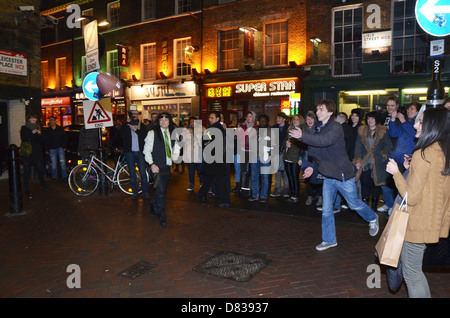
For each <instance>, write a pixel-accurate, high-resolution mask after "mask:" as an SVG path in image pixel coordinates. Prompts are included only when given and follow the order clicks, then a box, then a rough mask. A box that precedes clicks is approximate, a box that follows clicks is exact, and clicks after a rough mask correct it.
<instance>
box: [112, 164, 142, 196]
mask: <svg viewBox="0 0 450 318" xmlns="http://www.w3.org/2000/svg"><path fill="white" fill-rule="evenodd" d="M134 173H135V174H136V175H137V176H136V177H137V181H138V187H139V192H138V193H141V192H142V189H141V174H140V173H139V171H138V169H137V168H136V171H134ZM146 173H147V171H146ZM147 180H148V173H147ZM117 183H118V184H119V188H120V190H122V191H123V192H124V193H126V194H129V195H132V194H133V189H132V188H131V181H130V171H129V170H128V165H125V166H123V167H122V168H120V170H119V174H118V176H117Z"/></svg>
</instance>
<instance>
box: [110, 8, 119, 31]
mask: <svg viewBox="0 0 450 318" xmlns="http://www.w3.org/2000/svg"><path fill="white" fill-rule="evenodd" d="M108 21H109V23H110V24H111V27H112V28H117V27H118V26H119V22H120V1H114V2H110V3H108Z"/></svg>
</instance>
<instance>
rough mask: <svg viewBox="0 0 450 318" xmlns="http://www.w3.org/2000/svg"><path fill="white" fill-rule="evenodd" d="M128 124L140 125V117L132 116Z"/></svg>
mask: <svg viewBox="0 0 450 318" xmlns="http://www.w3.org/2000/svg"><path fill="white" fill-rule="evenodd" d="M127 124H128V125H131V126H137V125H139V119H134V118H130V121H129V122H127Z"/></svg>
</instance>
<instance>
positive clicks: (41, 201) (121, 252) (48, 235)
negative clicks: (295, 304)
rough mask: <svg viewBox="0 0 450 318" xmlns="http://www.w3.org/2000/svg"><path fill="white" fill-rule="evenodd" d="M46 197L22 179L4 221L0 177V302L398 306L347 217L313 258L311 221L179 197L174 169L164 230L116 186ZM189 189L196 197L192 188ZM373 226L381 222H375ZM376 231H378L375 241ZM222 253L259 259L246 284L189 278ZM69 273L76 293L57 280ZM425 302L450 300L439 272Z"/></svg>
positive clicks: (430, 274) (182, 180) (354, 218)
mask: <svg viewBox="0 0 450 318" xmlns="http://www.w3.org/2000/svg"><path fill="white" fill-rule="evenodd" d="M47 182H48V188H49V191H48V192H43V191H42V189H41V188H40V186H39V184H38V182H37V181H33V182H32V187H31V189H32V194H33V198H32V199H28V198H24V199H23V213H22V214H19V215H17V214H16V215H12V214H10V208H9V183H8V180H0V189H1V192H0V200H1V202H2V205H1V206H2V215H1V217H0V249H1V251H2V252H1V254H0V285H1V287H2V288H1V289H0V297H8V298H10V297H13V298H73V297H74V298H147V297H149V298H178V299H185V298H203V299H206V298H226V299H230V298H233V299H250V298H261V299H267V298H406V297H407V291H406V286H405V285H403V286H402V287H401V289H400V290H399V291H398V292H397V293H395V294H394V293H391V292H390V291H389V289H388V287H387V283H386V276H385V270H384V268H383V267H381V274H380V279H381V281H380V287H379V288H369V287H368V285H367V281H368V279H369V281H371V282H373V280H372V279H370V277H369V276H370V275H371V274H373V272H372V271H369V272H368V266H369V265H370V264H377V260H376V258H375V256H374V246H375V244H376V242H377V239H378V236H379V235H378V236H377V237H371V236H369V227H368V224H367V223H366V222H364V221H363V220H362V219H361V218H360V217H359V216H358V215H356V213H355V212H352V211H348V210H343V211H342V212H340V213H337V214H336V229H337V237H338V246H337V247H336V248H332V249H329V250H326V251H322V252H318V251H316V250H315V246H316V245H317V244H319V243H320V241H321V224H320V223H321V220H320V212H318V211H316V210H315V209H314V208H313V207H306V206H304V204H303V202H304V201H305V194H304V193H305V188H304V185H302V194H301V199H300V201H301V202H300V203H297V204H290V203H287V202H285V201H286V199H285V198H270V199H269V201H268V202H267V203H266V204H264V203H261V202H248V201H247V200H245V199H243V198H239V197H236V196H235V195H234V194H232V206H231V208H229V209H221V208H218V207H217V206H216V204H215V203H214V201H213V199H208V200H207V202H204V203H202V202H199V201H197V200H196V199H195V198H194V196H193V194H192V193H189V192H187V191H186V188H187V183H188V182H187V170H186V172H184V173H181V172H174V173H173V177H172V178H171V181H170V184H169V190H168V193H167V214H168V227H166V228H163V227H161V226H160V225H159V223H158V220H157V219H156V217H154V216H150V215H149V214H148V210H149V201H148V200H144V199H142V198H140V199H139V200H132V199H131V197H129V196H127V195H125V194H123V193H121V192H120V190H119V189H118V188H116V189H114V190H113V191H112V192H109V193H108V194H107V195H99V194H98V193H95V194H93V195H92V196H90V197H85V198H80V197H77V196H75V195H74V194H73V193H72V192H71V191H70V189H69V187H68V186H67V184H66V183H64V182H63V181H53V180H50V179H48V180H47ZM198 187H199V186H198V184H197V185H196V191H198ZM380 219H381V225H382V226H384V224H385V222H386V220H385V216H384V215H383V214H382V213H380ZM381 231H382V228H381V229H380V232H379V233H381ZM222 251H230V252H235V253H240V254H246V255H253V254H258V255H264V256H265V257H266V258H267V259H268V260H269V261H270V262H269V263H268V264H267V266H266V267H264V268H263V269H262V270H261V271H260V272H259V273H257V274H256V275H255V276H254V277H253V278H252V279H250V280H249V281H247V282H238V281H235V280H232V279H226V278H219V277H215V276H211V275H208V274H203V273H200V272H197V271H194V270H193V268H194V267H195V266H196V265H198V264H200V263H202V262H204V261H206V260H207V259H209V258H210V257H212V256H214V255H216V254H218V253H220V252H222ZM141 261H146V262H149V263H151V264H153V265H154V267H153V268H152V269H150V271H148V272H146V273H144V274H142V275H140V276H139V277H137V278H135V279H129V278H125V277H122V276H119V275H118V274H119V273H120V272H121V271H123V270H125V269H127V268H128V267H130V266H132V265H134V264H136V263H138V262H141ZM70 264H77V265H78V266H79V267H80V273H81V276H80V277H81V280H80V281H81V288H69V287H68V285H67V280H68V278H69V275H71V273H72V271H69V272H68V271H67V268H68V266H69V265H70ZM425 274H426V276H427V278H428V282H429V285H430V288H431V293H432V296H433V297H435V298H448V297H449V296H450V272H449V271H448V269H447V270H446V269H441V270H436V269H435V270H432V269H428V270H426V272H425Z"/></svg>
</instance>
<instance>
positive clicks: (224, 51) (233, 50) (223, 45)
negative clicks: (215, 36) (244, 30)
mask: <svg viewBox="0 0 450 318" xmlns="http://www.w3.org/2000/svg"><path fill="white" fill-rule="evenodd" d="M239 34H240V32H239V30H238V29H235V30H228V31H219V38H220V70H222V71H224V70H235V69H237V68H238V63H239Z"/></svg>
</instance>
